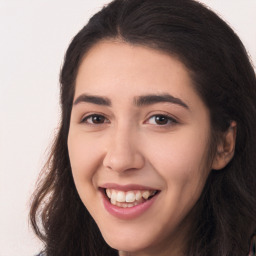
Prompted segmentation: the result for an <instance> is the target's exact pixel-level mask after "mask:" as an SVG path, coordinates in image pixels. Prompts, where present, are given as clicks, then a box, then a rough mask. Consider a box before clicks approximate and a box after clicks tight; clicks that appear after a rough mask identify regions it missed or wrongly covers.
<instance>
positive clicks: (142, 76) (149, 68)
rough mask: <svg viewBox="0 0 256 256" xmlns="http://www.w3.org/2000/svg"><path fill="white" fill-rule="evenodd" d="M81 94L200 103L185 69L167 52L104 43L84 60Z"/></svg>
mask: <svg viewBox="0 0 256 256" xmlns="http://www.w3.org/2000/svg"><path fill="white" fill-rule="evenodd" d="M81 93H90V94H94V95H97V94H100V95H102V94H104V95H106V96H109V97H114V96H116V95H118V97H119V98H122V97H125V98H129V97H134V96H140V95H142V94H163V93H169V94H172V95H173V96H175V97H178V98H184V99H186V100H187V101H188V102H190V101H191V100H192V99H193V98H195V100H200V97H199V96H198V94H197V92H196V91H195V90H194V86H193V81H192V79H191V77H190V75H189V72H188V70H187V69H186V67H185V65H184V64H183V63H182V62H181V61H179V60H178V59H177V58H176V57H173V56H171V55H169V54H166V53H165V52H162V51H158V50H155V49H151V48H149V47H145V46H140V45H131V44H128V43H125V42H120V41H101V42H99V43H97V44H96V45H94V46H93V47H92V48H91V49H90V50H89V51H88V53H87V54H86V55H85V56H84V58H83V61H82V62H81V65H80V67H79V70H78V75H77V79H76V89H75V97H77V96H78V95H79V94H81Z"/></svg>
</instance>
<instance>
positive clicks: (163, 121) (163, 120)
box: [147, 115, 178, 125]
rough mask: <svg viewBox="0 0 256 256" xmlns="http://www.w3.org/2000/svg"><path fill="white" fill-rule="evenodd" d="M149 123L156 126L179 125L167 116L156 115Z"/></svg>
mask: <svg viewBox="0 0 256 256" xmlns="http://www.w3.org/2000/svg"><path fill="white" fill-rule="evenodd" d="M147 123H149V124H154V125H170V124H177V123H178V122H177V121H176V120H175V119H174V118H172V117H170V116H167V115H154V116H151V117H150V118H149V119H148V121H147Z"/></svg>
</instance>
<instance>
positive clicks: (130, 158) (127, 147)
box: [103, 128, 145, 173]
mask: <svg viewBox="0 0 256 256" xmlns="http://www.w3.org/2000/svg"><path fill="white" fill-rule="evenodd" d="M140 146H141V145H139V139H138V136H136V133H135V132H132V130H129V129H128V128H126V129H120V130H118V131H115V134H114V135H112V136H111V137H110V139H109V142H108V146H107V148H106V155H105V157H104V160H103V165H104V166H105V167H106V168H108V169H111V170H113V171H117V172H120V173H121V172H124V171H129V170H139V169H141V168H142V167H143V166H144V164H145V160H144V156H143V154H142V152H141V150H140V148H141V147H140Z"/></svg>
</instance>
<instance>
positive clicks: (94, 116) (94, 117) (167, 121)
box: [81, 114, 178, 127]
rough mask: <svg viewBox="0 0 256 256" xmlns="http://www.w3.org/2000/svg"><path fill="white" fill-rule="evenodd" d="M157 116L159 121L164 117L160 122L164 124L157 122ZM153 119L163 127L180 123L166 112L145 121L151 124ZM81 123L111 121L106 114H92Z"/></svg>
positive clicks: (155, 123) (90, 123) (89, 123)
mask: <svg viewBox="0 0 256 256" xmlns="http://www.w3.org/2000/svg"><path fill="white" fill-rule="evenodd" d="M99 118H100V120H99ZM156 118H157V119H158V121H159V119H162V120H160V122H162V121H163V122H164V123H162V124H159V123H157V120H156ZM90 119H91V120H90ZM97 119H98V121H99V122H98V123H97V122H96V123H94V120H95V121H96V120H97ZM151 119H154V124H153V125H157V126H162V127H166V126H171V125H175V124H178V121H177V120H176V119H175V118H173V117H172V116H169V115H166V114H155V115H152V116H150V117H149V118H148V119H147V120H146V122H145V123H146V124H150V120H151ZM88 120H90V121H88ZM81 123H85V124H87V125H102V124H104V123H110V121H109V120H108V119H107V118H106V117H105V116H104V115H101V114H91V115H88V116H85V117H84V118H83V119H82V120H81Z"/></svg>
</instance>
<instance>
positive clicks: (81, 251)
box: [30, 0, 256, 256]
mask: <svg viewBox="0 0 256 256" xmlns="http://www.w3.org/2000/svg"><path fill="white" fill-rule="evenodd" d="M60 82H61V107H62V119H61V125H60V129H59V132H58V135H57V137H56V139H55V143H54V146H53V148H52V153H51V156H50V158H49V161H48V163H47V165H46V168H45V171H44V173H43V175H42V179H41V182H40V184H39V186H38V189H37V191H36V193H35V196H34V200H33V204H32V206H31V213H30V217H31V222H32V225H33V228H34V230H35V232H36V234H37V235H38V236H39V237H40V238H41V239H42V240H43V241H44V243H45V254H46V255H47V256H51V255H54V256H58V255H86V256H87V255H121V256H123V255H172V256H177V255H182V256H184V255H189V256H192V255H197V256H199V255H200V256H203V255H214V256H215V255H222V256H227V255H232V256H236V255H237V256H241V255H248V254H249V253H251V254H252V253H253V252H252V250H251V252H249V247H250V242H251V241H252V239H251V238H252V236H253V234H254V232H255V230H256V219H255V216H256V207H255V206H256V202H255V201H256V197H255V193H256V191H255V187H256V180H255V167H256V164H255V159H256V133H255V130H256V81H255V73H254V70H253V68H252V66H251V64H250V61H249V60H248V57H247V55H246V51H245V49H244V47H243V45H242V43H241V41H240V40H239V38H238V37H237V36H236V35H235V34H234V32H233V31H232V30H231V29H230V27H228V26H227V24H226V23H225V22H224V21H222V20H221V19H220V18H219V17H218V16H216V15H215V14H214V13H213V12H211V11H210V10H208V9H207V8H205V7H204V6H202V5H201V4H199V3H197V2H195V1H192V0H182V1H181V0H158V1H155V0H115V1H113V2H112V3H110V4H109V5H108V6H106V7H105V8H103V9H102V11H100V12H99V13H97V14H96V15H94V16H93V17H92V18H91V20H90V21H89V23H88V24H87V25H86V26H85V27H84V28H83V29H82V30H81V31H80V32H79V33H78V34H77V35H76V36H75V38H74V39H73V41H72V42H71V44H70V46H69V48H68V50H67V53H66V56H65V61H64V65H63V68H62V72H61V75H60ZM39 223H41V224H42V226H40V224H39ZM251 247H253V245H252V246H251Z"/></svg>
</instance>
